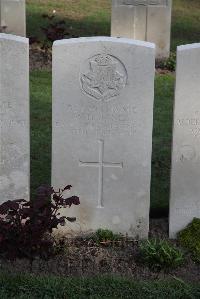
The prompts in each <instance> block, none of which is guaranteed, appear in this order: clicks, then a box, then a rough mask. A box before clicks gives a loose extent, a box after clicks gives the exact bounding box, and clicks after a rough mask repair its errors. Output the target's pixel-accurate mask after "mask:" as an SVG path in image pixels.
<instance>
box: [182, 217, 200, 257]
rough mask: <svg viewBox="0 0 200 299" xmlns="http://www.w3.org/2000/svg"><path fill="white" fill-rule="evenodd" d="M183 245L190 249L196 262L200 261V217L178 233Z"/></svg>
mask: <svg viewBox="0 0 200 299" xmlns="http://www.w3.org/2000/svg"><path fill="white" fill-rule="evenodd" d="M178 241H179V243H180V245H181V246H183V247H184V248H186V249H187V250H189V251H190V252H191V254H192V258H193V260H194V261H195V262H197V263H200V219H199V218H194V219H193V221H192V222H191V223H190V224H189V225H188V226H187V227H186V228H185V229H183V230H182V231H180V232H179V234H178Z"/></svg>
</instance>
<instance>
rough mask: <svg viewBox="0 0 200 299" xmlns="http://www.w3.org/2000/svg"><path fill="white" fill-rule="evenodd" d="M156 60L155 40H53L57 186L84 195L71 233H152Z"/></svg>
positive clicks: (54, 170)
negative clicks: (151, 204)
mask: <svg viewBox="0 0 200 299" xmlns="http://www.w3.org/2000/svg"><path fill="white" fill-rule="evenodd" d="M154 64H155V49H154V45H153V44H150V43H145V42H138V41H132V40H129V39H120V38H109V37H96V38H80V39H71V40H63V41H57V42H55V43H54V46H53V149H52V153H53V157H52V185H53V186H55V187H56V188H58V187H62V186H64V185H65V184H72V186H73V193H74V194H76V195H79V196H80V200H81V205H80V206H79V207H74V208H71V209H70V210H69V212H68V213H69V215H70V216H76V217H77V222H76V223H75V224H72V225H71V228H72V229H73V231H76V232H81V231H84V232H87V231H90V230H96V229H98V228H100V227H101V228H107V229H111V230H112V231H115V232H122V233H128V234H129V235H131V236H134V237H136V236H139V237H140V238H145V237H147V235H148V226H149V203H150V196H149V189H150V176H151V144H152V123H153V113H152V112H153V97H154ZM69 215H68V216H69ZM67 227H68V226H67Z"/></svg>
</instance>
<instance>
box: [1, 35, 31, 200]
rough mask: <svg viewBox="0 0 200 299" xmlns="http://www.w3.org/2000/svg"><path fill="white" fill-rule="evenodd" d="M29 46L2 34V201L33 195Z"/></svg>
mask: <svg viewBox="0 0 200 299" xmlns="http://www.w3.org/2000/svg"><path fill="white" fill-rule="evenodd" d="M28 47H29V46H28V39H26V38H23V37H17V36H13V35H9V34H3V33H2V34H0V108H1V109H0V203H2V202H4V201H6V200H13V199H19V198H25V199H28V198H29V164H30V163H29V160H30V157H29V156H30V153H29V65H28V63H29V58H28V57H29V53H28Z"/></svg>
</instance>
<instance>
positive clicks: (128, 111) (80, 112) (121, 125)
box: [56, 103, 137, 139]
mask: <svg viewBox="0 0 200 299" xmlns="http://www.w3.org/2000/svg"><path fill="white" fill-rule="evenodd" d="M104 105H105V106H104ZM64 109H65V115H66V117H67V118H68V119H69V120H70V122H69V124H67V125H66V123H65V121H64V120H63V121H59V122H57V123H56V126H59V127H63V128H65V130H66V131H68V132H69V133H70V135H82V136H83V135H85V136H87V135H89V136H93V137H94V138H97V139H100V138H102V139H104V137H111V136H124V135H126V136H133V135H134V134H135V131H136V121H135V118H136V113H137V109H136V107H135V106H133V105H130V104H129V105H127V104H124V105H122V104H117V105H114V106H113V105H112V104H111V103H107V104H105V103H102V104H101V105H99V104H97V103H88V104H87V105H84V106H82V107H81V106H80V105H75V104H74V105H73V104H66V105H65V106H64Z"/></svg>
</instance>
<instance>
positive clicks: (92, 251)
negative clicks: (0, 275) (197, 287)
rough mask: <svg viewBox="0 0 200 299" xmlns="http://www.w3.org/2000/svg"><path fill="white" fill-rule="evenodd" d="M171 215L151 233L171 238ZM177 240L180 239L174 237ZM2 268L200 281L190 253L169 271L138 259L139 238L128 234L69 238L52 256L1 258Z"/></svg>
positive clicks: (154, 225) (153, 222) (159, 221)
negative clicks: (97, 238)
mask: <svg viewBox="0 0 200 299" xmlns="http://www.w3.org/2000/svg"><path fill="white" fill-rule="evenodd" d="M167 230H168V221H167V219H164V218H163V219H153V220H151V222H150V237H151V238H155V237H159V238H161V239H167V235H168V232H167ZM173 242H174V243H175V244H176V242H175V241H173ZM0 268H1V270H3V271H6V272H10V273H12V274H13V273H32V274H34V275H48V276H49V275H57V276H63V277H72V276H73V277H93V276H97V275H115V276H116V275H119V276H120V277H129V278H134V279H135V280H158V279H167V278H169V279H170V278H175V279H178V280H183V281H187V282H199V281H200V265H198V264H195V262H193V261H192V259H191V258H190V256H187V257H186V261H185V263H184V264H183V265H182V266H181V267H179V268H177V269H170V270H168V271H163V270H162V271H156V270H151V269H149V268H148V267H147V266H145V265H143V264H141V263H140V262H139V259H138V242H137V241H134V240H131V239H128V238H126V237H124V238H123V239H122V240H121V241H117V242H107V243H104V242H103V243H101V244H99V245H98V244H96V243H95V242H94V241H93V240H92V239H91V238H86V237H79V238H76V239H69V238H66V239H65V246H64V252H62V254H60V255H59V254H58V255H56V256H54V257H53V258H50V259H48V260H42V259H40V258H36V259H35V260H33V261H32V262H31V261H29V260H27V259H17V260H15V261H8V260H3V259H0Z"/></svg>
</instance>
